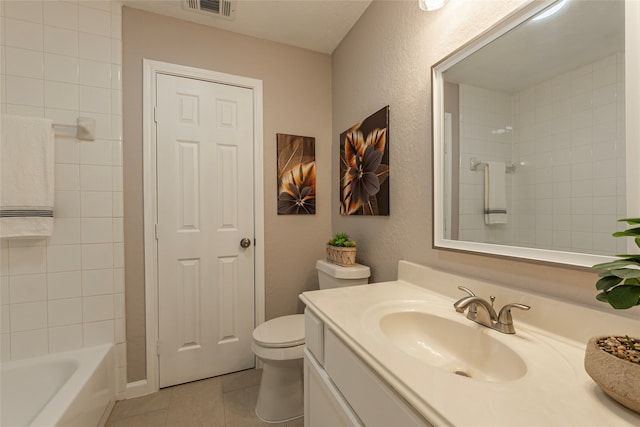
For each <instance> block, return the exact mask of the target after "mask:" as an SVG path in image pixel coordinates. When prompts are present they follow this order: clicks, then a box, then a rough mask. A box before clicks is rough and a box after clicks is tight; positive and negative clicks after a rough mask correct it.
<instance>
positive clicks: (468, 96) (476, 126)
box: [458, 84, 517, 243]
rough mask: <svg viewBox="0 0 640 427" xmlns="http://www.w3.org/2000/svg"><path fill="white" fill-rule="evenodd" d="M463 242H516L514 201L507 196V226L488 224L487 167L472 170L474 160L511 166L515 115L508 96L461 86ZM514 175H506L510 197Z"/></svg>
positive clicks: (460, 235)
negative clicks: (486, 209) (485, 184)
mask: <svg viewBox="0 0 640 427" xmlns="http://www.w3.org/2000/svg"><path fill="white" fill-rule="evenodd" d="M459 93H460V193H459V194H460V207H459V211H460V221H459V232H458V233H459V234H458V237H459V239H460V240H469V241H474V242H487V243H511V242H513V228H514V222H516V221H517V218H515V217H514V216H513V215H512V213H513V198H512V197H509V196H507V212H509V215H510V217H509V220H508V222H507V224H497V225H486V224H485V223H484V168H482V167H480V168H477V169H476V170H471V159H476V160H477V161H480V162H488V161H494V162H500V161H502V162H505V163H511V162H512V159H513V134H512V127H513V124H512V122H513V112H512V103H511V96H510V94H508V93H503V92H497V91H493V90H488V89H484V88H478V87H474V86H470V85H466V84H461V85H460V91H459ZM512 178H513V174H508V175H507V176H506V187H507V194H509V193H510V190H511V186H512Z"/></svg>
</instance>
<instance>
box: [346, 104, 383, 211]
mask: <svg viewBox="0 0 640 427" xmlns="http://www.w3.org/2000/svg"><path fill="white" fill-rule="evenodd" d="M340 215H389V106H386V107H384V108H383V109H381V110H380V111H378V112H376V113H374V114H372V115H370V116H369V117H367V118H366V119H364V120H363V121H361V122H359V123H356V124H355V125H353V126H352V127H351V128H349V129H348V130H346V131H345V132H343V133H341V134H340Z"/></svg>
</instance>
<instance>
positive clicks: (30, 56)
mask: <svg viewBox="0 0 640 427" xmlns="http://www.w3.org/2000/svg"><path fill="white" fill-rule="evenodd" d="M5 61H6V66H5V72H6V74H8V75H13V76H21V77H29V78H33V79H42V78H43V76H44V66H43V62H44V61H43V54H42V52H36V51H33V50H27V49H17V48H14V47H10V46H7V47H6V48H5Z"/></svg>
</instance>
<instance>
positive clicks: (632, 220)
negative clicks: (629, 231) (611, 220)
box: [618, 218, 640, 224]
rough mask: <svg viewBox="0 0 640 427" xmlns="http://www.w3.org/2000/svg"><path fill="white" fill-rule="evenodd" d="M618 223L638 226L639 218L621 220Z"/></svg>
mask: <svg viewBox="0 0 640 427" xmlns="http://www.w3.org/2000/svg"><path fill="white" fill-rule="evenodd" d="M618 222H626V223H627V224H640V218H622V219H619V220H618Z"/></svg>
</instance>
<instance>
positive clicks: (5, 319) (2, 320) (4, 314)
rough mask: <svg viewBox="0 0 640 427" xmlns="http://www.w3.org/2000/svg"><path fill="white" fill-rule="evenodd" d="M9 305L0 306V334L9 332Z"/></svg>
mask: <svg viewBox="0 0 640 427" xmlns="http://www.w3.org/2000/svg"><path fill="white" fill-rule="evenodd" d="M10 307H11V306H10V305H9V304H6V305H0V333H3V334H8V333H9V332H11V310H10Z"/></svg>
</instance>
